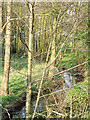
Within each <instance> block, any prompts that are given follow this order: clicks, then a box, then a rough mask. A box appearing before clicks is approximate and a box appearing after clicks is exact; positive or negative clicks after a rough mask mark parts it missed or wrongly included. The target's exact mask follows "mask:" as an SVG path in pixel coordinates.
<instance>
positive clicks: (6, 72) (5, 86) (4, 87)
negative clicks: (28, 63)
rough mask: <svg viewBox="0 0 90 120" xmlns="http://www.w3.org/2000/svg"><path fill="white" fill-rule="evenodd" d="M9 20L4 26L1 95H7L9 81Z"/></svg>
mask: <svg viewBox="0 0 90 120" xmlns="http://www.w3.org/2000/svg"><path fill="white" fill-rule="evenodd" d="M10 2H11V0H8V1H7V21H9V19H10V12H11V3H10ZM10 25H11V24H10V22H9V23H8V24H7V26H6V36H5V60H4V75H3V80H2V86H1V87H2V95H7V94H8V93H9V90H8V82H9V70H10Z"/></svg>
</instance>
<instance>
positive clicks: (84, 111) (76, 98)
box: [67, 77, 90, 118]
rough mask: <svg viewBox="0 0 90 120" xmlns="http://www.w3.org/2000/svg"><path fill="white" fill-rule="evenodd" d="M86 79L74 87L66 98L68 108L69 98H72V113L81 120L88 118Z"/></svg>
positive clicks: (87, 84)
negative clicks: (81, 119)
mask: <svg viewBox="0 0 90 120" xmlns="http://www.w3.org/2000/svg"><path fill="white" fill-rule="evenodd" d="M88 86H89V83H88V77H87V78H86V79H85V80H84V81H83V82H81V83H79V84H78V85H76V86H74V88H73V89H70V90H69V92H68V97H67V106H70V101H71V96H72V106H73V109H72V111H73V113H74V115H76V117H78V115H81V116H80V117H81V118H90V116H89V114H88V111H89V110H88V103H89V98H88Z"/></svg>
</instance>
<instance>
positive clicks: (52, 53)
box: [49, 18, 56, 80]
mask: <svg viewBox="0 0 90 120" xmlns="http://www.w3.org/2000/svg"><path fill="white" fill-rule="evenodd" d="M55 23H56V18H54V24H55ZM54 29H55V28H54ZM55 37H56V35H55V34H54V38H53V41H52V52H51V59H50V61H53V59H54V58H55ZM54 67H55V61H54V62H53V64H52V65H51V66H50V69H49V76H53V75H54V70H55V68H54ZM51 80H52V78H51Z"/></svg>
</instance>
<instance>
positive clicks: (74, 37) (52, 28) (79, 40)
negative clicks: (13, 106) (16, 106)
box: [0, 1, 88, 119]
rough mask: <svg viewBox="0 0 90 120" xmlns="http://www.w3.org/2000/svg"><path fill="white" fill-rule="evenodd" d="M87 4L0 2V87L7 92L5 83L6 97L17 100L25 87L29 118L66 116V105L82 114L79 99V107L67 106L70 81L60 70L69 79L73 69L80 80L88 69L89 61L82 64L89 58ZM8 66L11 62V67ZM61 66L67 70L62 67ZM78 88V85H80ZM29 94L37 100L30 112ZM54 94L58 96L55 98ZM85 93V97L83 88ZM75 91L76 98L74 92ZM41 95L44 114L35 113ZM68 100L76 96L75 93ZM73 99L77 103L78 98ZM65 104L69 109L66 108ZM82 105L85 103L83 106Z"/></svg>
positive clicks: (73, 73)
mask: <svg viewBox="0 0 90 120" xmlns="http://www.w3.org/2000/svg"><path fill="white" fill-rule="evenodd" d="M87 9H88V6H87V3H78V2H77V3H68V2H67V3H62V2H58V3H57V2H55V3H51V2H49V3H45V2H35V4H33V3H29V2H27V1H24V2H18V3H17V2H14V3H13V2H12V3H11V5H8V2H6V3H2V9H0V10H1V13H3V14H2V15H1V16H2V19H0V22H1V23H2V26H3V27H2V26H0V27H1V32H2V60H4V61H5V63H3V61H2V63H3V67H4V73H3V75H4V78H3V80H2V91H4V90H5V94H4V93H3V92H2V93H3V95H7V93H8V92H7V91H8V90H7V88H8V87H9V96H7V97H11V98H12V99H11V100H12V101H13V99H19V98H20V97H21V96H22V94H23V92H27V95H26V113H27V115H26V117H27V119H28V118H29V117H33V118H34V117H35V116H39V115H41V116H44V117H46V118H49V117H50V118H51V117H54V115H55V117H56V116H57V117H67V116H70V110H71V111H72V112H73V115H71V116H73V117H75V116H78V115H79V112H81V113H83V111H80V108H79V107H78V104H77V108H75V106H73V107H70V105H71V103H72V102H71V99H69V100H68V102H67V98H68V97H67V96H68V95H67V93H68V89H70V88H68V87H67V86H68V85H67V86H64V85H65V78H64V74H63V72H66V73H67V74H68V75H69V76H70V78H72V76H71V74H72V75H73V76H75V77H76V78H75V79H76V81H75V82H76V83H77V82H78V81H83V80H84V77H85V76H84V73H85V74H86V72H87V66H88V65H87V64H86V63H87V59H88V52H87V51H88V45H87V44H86V41H87V37H88V34H87V33H88V28H87V18H88V14H87ZM10 16H11V18H10ZM5 36H6V37H5ZM5 42H6V43H5ZM10 42H11V45H10ZM10 51H11V58H10ZM7 52H8V54H6V53H7ZM4 56H5V57H4ZM9 60H10V65H9ZM6 63H7V64H6ZM6 67H7V68H6ZM9 67H11V68H10V71H9ZM62 67H63V69H64V70H66V71H62ZM67 71H69V72H67ZM9 73H10V78H9ZM5 75H6V77H5ZM77 76H78V77H77ZM80 78H81V79H80ZM8 80H9V84H8ZM85 82H86V81H85ZM82 84H83V83H82ZM77 87H78V89H79V87H80V86H77ZM84 87H85V86H84ZM59 89H60V90H61V92H60V93H59V91H58V94H56V91H57V90H59ZM64 89H65V90H64ZM73 89H74V88H73ZM78 89H77V90H78ZM81 89H82V88H81ZM84 90H85V89H84ZM66 91H67V92H66ZM46 93H47V94H46ZM79 93H80V91H79ZM48 94H49V95H48ZM70 94H71V93H70ZM82 94H83V90H82ZM31 95H33V96H36V97H35V100H36V99H37V103H34V104H36V106H35V110H34V111H33V112H34V114H33V112H32V111H31V110H32V109H31V108H32V107H31V106H32V101H33V100H31ZM37 95H38V96H37ZM58 95H60V96H59V98H58V97H57V96H58ZM71 95H72V94H71ZM85 95H86V98H85V96H84V98H85V102H86V101H87V90H86V93H85ZM72 96H74V95H72ZM76 96H78V97H80V96H79V95H78V93H77V95H76ZM74 97H75V96H74ZM40 98H42V99H43V100H44V103H45V104H46V105H45V111H46V112H45V111H44V112H45V114H44V113H43V112H42V113H41V114H39V112H37V110H38V106H39V102H40V100H41V99H40ZM64 98H65V99H64ZM8 99H9V98H8ZM58 99H60V100H59V101H58ZM62 101H63V102H62ZM72 101H74V99H73V98H72ZM77 101H78V103H79V102H80V101H79V99H78V100H77ZM4 102H5V100H4ZM82 102H83V101H82ZM6 103H7V102H6ZM53 104H54V105H55V106H54V105H53ZM65 104H66V106H67V107H66V106H65ZM85 105H86V107H87V106H88V105H87V104H85ZM64 106H65V108H64ZM68 107H69V108H70V110H68V112H67V110H66V108H68ZM81 107H82V108H83V105H82V106H81ZM30 109H31V110H30ZM77 109H78V110H77ZM86 111H87V109H86ZM30 112H31V113H32V114H33V116H32V115H31V113H30ZM72 112H71V113H72ZM52 113H53V114H54V115H53V114H52ZM63 113H65V114H63ZM56 114H57V115H56ZM58 115H59V116H58Z"/></svg>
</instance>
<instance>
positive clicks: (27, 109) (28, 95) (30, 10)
mask: <svg viewBox="0 0 90 120" xmlns="http://www.w3.org/2000/svg"><path fill="white" fill-rule="evenodd" d="M33 6H34V3H32V4H31V3H28V9H29V12H30V17H29V51H28V89H27V98H26V99H27V100H26V119H27V120H29V119H30V117H31V116H30V113H31V106H30V102H31V79H32V40H33V33H32V31H33V14H34V12H33Z"/></svg>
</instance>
